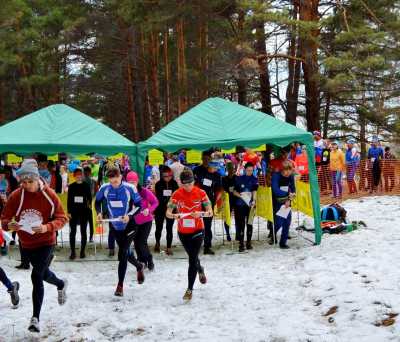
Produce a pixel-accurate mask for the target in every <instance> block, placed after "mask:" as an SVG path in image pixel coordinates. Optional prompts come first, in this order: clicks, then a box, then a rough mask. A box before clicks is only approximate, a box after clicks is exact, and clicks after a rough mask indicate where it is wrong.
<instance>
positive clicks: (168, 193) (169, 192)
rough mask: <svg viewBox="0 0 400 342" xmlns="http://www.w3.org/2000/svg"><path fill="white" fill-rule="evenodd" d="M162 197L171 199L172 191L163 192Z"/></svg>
mask: <svg viewBox="0 0 400 342" xmlns="http://www.w3.org/2000/svg"><path fill="white" fill-rule="evenodd" d="M163 195H164V196H165V197H171V196H172V190H164V191H163Z"/></svg>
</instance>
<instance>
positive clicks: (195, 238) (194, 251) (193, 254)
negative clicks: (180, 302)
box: [178, 231, 204, 290]
mask: <svg viewBox="0 0 400 342" xmlns="http://www.w3.org/2000/svg"><path fill="white" fill-rule="evenodd" d="M178 235H179V239H180V240H181V242H182V245H183V247H184V248H185V251H186V253H187V254H188V256H189V269H188V289H189V290H193V285H194V282H195V281H196V276H197V273H198V272H199V271H200V267H201V265H200V260H199V253H200V249H201V245H202V244H203V240H204V231H197V232H194V233H191V234H182V233H178Z"/></svg>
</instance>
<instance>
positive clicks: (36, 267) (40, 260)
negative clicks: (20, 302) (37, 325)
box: [24, 246, 64, 319]
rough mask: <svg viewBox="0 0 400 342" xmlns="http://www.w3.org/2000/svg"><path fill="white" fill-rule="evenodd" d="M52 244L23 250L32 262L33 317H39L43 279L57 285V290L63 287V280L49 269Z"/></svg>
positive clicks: (42, 295) (42, 294)
mask: <svg viewBox="0 0 400 342" xmlns="http://www.w3.org/2000/svg"><path fill="white" fill-rule="evenodd" d="M53 250H54V247H53V246H44V247H39V248H35V249H24V252H25V254H26V256H27V258H28V260H29V262H30V263H31V264H32V267H33V269H32V274H31V279H32V285H33V291H32V302H33V315H32V316H33V317H36V318H37V319H39V315H40V310H41V308H42V304H43V297H44V286H43V280H44V281H45V282H47V283H49V284H52V285H54V286H57V289H58V290H61V289H63V287H64V282H63V281H62V280H61V279H59V278H57V276H56V275H55V274H54V273H53V272H52V271H50V269H49V267H50V263H51V260H52V258H53Z"/></svg>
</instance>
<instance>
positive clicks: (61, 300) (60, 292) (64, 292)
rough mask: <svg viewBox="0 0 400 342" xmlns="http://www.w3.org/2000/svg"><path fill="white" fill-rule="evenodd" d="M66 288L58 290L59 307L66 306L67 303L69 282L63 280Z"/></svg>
mask: <svg viewBox="0 0 400 342" xmlns="http://www.w3.org/2000/svg"><path fill="white" fill-rule="evenodd" d="M63 282H64V286H63V288H62V289H60V290H57V292H58V304H59V305H64V304H65V302H66V301H67V287H68V280H67V279H63Z"/></svg>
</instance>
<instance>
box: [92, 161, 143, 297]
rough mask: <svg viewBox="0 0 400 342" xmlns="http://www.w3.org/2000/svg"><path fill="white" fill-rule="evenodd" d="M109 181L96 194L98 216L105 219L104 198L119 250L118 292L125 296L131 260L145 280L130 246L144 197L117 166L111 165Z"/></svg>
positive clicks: (138, 274) (138, 278)
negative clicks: (125, 280) (103, 210)
mask: <svg viewBox="0 0 400 342" xmlns="http://www.w3.org/2000/svg"><path fill="white" fill-rule="evenodd" d="M107 177H108V179H109V183H106V184H103V185H102V187H101V188H100V189H99V192H98V193H97V194H96V202H95V207H96V212H97V220H98V221H101V220H102V219H103V217H102V214H101V203H102V201H103V200H104V199H105V201H106V203H107V208H108V213H109V216H110V219H116V220H117V221H113V222H110V230H111V231H112V233H113V234H114V237H115V240H116V241H117V244H118V247H119V250H118V260H119V264H118V285H117V289H116V291H115V295H116V296H119V297H121V296H123V285H124V279H125V274H126V269H127V266H128V261H129V262H130V263H131V264H132V265H134V266H135V267H136V270H137V281H138V283H139V284H142V283H143V282H144V273H143V270H144V265H143V264H142V263H140V262H139V261H138V260H137V259H136V258H135V255H134V253H133V250H131V248H130V245H131V243H132V241H133V239H134V237H135V233H136V224H135V221H134V215H135V214H136V213H138V212H139V210H137V209H138V208H139V209H140V201H141V197H140V195H139V193H138V191H137V189H136V187H135V186H133V185H132V184H129V183H125V182H123V181H122V175H121V171H120V169H119V168H118V167H110V168H109V169H108V171H107Z"/></svg>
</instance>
